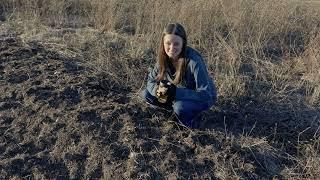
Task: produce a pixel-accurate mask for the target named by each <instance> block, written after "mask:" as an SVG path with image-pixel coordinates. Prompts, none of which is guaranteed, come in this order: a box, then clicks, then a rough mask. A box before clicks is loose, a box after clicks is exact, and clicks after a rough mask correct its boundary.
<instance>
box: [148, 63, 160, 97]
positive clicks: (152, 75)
mask: <svg viewBox="0 0 320 180" xmlns="http://www.w3.org/2000/svg"><path fill="white" fill-rule="evenodd" d="M158 73H159V64H158V63H156V65H155V66H154V68H153V69H152V68H150V70H149V74H148V80H147V90H148V91H149V93H150V94H151V95H152V96H156V91H157V88H158V85H157V83H158V82H157V80H156V77H157V75H158Z"/></svg>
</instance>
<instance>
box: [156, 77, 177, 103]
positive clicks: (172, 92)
mask: <svg viewBox="0 0 320 180" xmlns="http://www.w3.org/2000/svg"><path fill="white" fill-rule="evenodd" d="M156 95H157V98H158V101H159V102H160V103H172V101H173V100H174V99H175V96H176V86H175V85H174V84H172V83H171V82H169V81H167V80H162V81H160V83H159V87H158V89H157V91H156Z"/></svg>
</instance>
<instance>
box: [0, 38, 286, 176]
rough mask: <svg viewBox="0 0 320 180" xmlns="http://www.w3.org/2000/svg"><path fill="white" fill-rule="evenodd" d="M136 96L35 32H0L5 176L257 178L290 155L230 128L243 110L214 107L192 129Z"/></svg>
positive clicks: (0, 150) (275, 172)
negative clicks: (24, 36) (200, 126)
mask: <svg viewBox="0 0 320 180" xmlns="http://www.w3.org/2000/svg"><path fill="white" fill-rule="evenodd" d="M137 96H138V95H136V94H135V93H133V92H132V90H131V89H130V88H129V87H126V86H125V85H120V84H117V83H115V82H113V81H112V78H110V77H108V76H107V75H103V74H97V73H95V72H94V70H93V69H90V68H89V67H87V66H85V65H84V64H83V63H81V62H79V61H77V59H73V58H70V57H65V56H63V55H61V54H59V53H58V52H54V51H49V50H46V49H45V48H44V47H43V46H42V45H41V43H39V42H27V43H24V42H22V41H21V39H19V38H18V37H14V36H13V37H9V36H2V37H0V177H1V179H8V178H31V179H34V178H44V179H80V178H84V179H88V178H89V179H97V178H101V179H157V178H158V179H166V178H169V179H170V178H173V179H176V178H177V179H198V178H201V179H205V178H220V179H224V178H226V177H231V178H232V177H240V178H253V179H258V178H260V177H274V176H281V175H280V172H281V170H282V169H283V167H284V165H285V164H286V163H287V165H290V163H289V164H288V160H287V159H285V158H284V157H283V156H281V153H279V152H277V151H276V150H274V149H273V148H270V146H269V145H268V143H266V142H265V141H261V143H260V144H259V143H258V144H256V145H252V146H250V145H248V146H245V142H241V141H239V142H236V140H235V138H236V137H235V136H233V135H228V133H230V131H228V130H227V128H226V127H227V126H228V128H229V127H232V128H233V130H232V132H231V133H234V134H241V133H242V132H243V131H244V127H245V126H244V123H243V122H244V121H242V120H243V119H244V115H243V114H242V115H241V114H240V115H239V113H230V112H229V113H214V112H211V114H207V115H208V116H207V117H206V119H207V120H210V121H211V124H210V125H211V126H212V128H213V129H211V130H210V131H208V130H207V131H204V130H203V131H202V130H193V131H192V130H190V129H187V128H185V127H182V126H180V125H178V123H176V122H174V121H173V119H174V118H172V117H171V115H170V113H169V112H166V111H164V110H158V109H153V108H151V107H148V106H147V105H146V104H144V103H142V102H140V101H138V100H137V99H139V98H138V97H137ZM247 114H248V113H247ZM249 115H250V114H249ZM249 115H248V116H249ZM247 119H248V120H247V122H250V118H247ZM240 120H241V122H242V123H241V122H240ZM228 122H232V123H231V124H228ZM249 124H250V123H249ZM204 126H206V125H204ZM253 126H254V123H253V121H252V122H251V124H250V126H248V127H246V128H247V129H248V130H250V128H252V127H253ZM207 127H209V126H207ZM240 127H242V128H240ZM246 132H249V131H246ZM265 132H267V131H265ZM247 138H248V139H247V141H250V139H249V138H250V137H247ZM240 139H241V138H240ZM252 140H255V139H254V138H253V137H252ZM247 144H250V142H248V143H247ZM251 144H252V143H251ZM248 147H249V148H248Z"/></svg>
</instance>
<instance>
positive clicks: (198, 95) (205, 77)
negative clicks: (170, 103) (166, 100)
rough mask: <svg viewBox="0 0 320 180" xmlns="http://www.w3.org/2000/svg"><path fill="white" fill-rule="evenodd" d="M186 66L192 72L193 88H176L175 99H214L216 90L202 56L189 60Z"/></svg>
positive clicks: (200, 100) (201, 100) (199, 100)
mask: <svg viewBox="0 0 320 180" xmlns="http://www.w3.org/2000/svg"><path fill="white" fill-rule="evenodd" d="M188 68H190V71H191V73H192V74H193V77H194V82H195V89H194V90H193V89H188V88H177V90H176V100H193V101H198V102H209V101H210V99H212V100H213V101H215V99H216V97H215V96H216V90H215V87H214V84H213V81H212V79H211V78H210V77H209V73H208V70H207V67H206V65H205V63H204V61H203V59H202V57H201V56H196V57H194V60H191V61H190V62H189V64H188Z"/></svg>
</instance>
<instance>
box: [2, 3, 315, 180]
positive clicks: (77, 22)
mask: <svg viewBox="0 0 320 180" xmlns="http://www.w3.org/2000/svg"><path fill="white" fill-rule="evenodd" d="M1 17H5V18H6V20H7V25H8V24H10V27H13V31H15V32H17V33H18V34H20V36H21V37H22V38H23V39H24V40H25V41H41V42H44V45H45V46H46V47H47V48H49V49H50V48H52V49H55V50H58V51H60V52H61V53H62V54H65V55H66V56H71V57H74V58H78V59H81V60H82V61H86V62H88V64H90V65H91V66H92V67H94V68H95V69H97V71H98V72H104V73H107V74H109V75H111V77H113V78H114V80H115V82H117V83H119V84H120V83H125V84H127V85H129V86H130V87H132V89H133V91H134V92H139V91H140V90H141V87H143V85H144V82H145V81H144V80H145V79H144V78H145V74H146V73H147V70H148V67H151V66H152V65H153V63H154V60H155V52H156V51H157V46H158V39H159V35H160V32H161V31H162V28H163V27H164V25H165V24H167V23H168V22H180V23H182V24H183V25H184V26H185V27H186V30H187V32H188V34H189V44H190V45H191V46H193V47H195V48H197V49H199V50H200V51H201V52H202V53H203V55H204V56H205V58H206V60H207V64H208V67H209V71H210V73H212V75H213V77H214V79H215V81H216V85H217V88H218V93H219V104H218V106H226V107H231V106H232V107H234V106H236V108H238V109H241V108H244V107H243V104H248V103H249V101H251V100H254V101H259V102H261V103H265V104H263V105H262V107H265V106H267V105H270V104H273V105H278V104H279V105H280V104H281V106H286V107H287V110H288V109H289V110H288V111H290V108H292V109H291V110H292V111H296V110H297V108H300V106H296V105H297V102H298V103H299V104H304V105H305V106H303V107H308V108H310V109H316V108H317V107H318V106H319V104H320V85H319V82H320V71H319V68H320V62H319V61H320V50H319V46H320V44H319V42H320V34H319V26H320V3H319V2H318V1H303V0H287V1H285V0H280V1H279V0H268V1H264V0H237V1H235V0H213V1H207V0H190V1H188V2H187V3H186V1H173V0H163V1H156V0H140V1H135V0H91V1H90V0H70V1H66V0H53V1H44V0H28V1H25V0H2V1H1V2H0V19H1ZM264 105H265V106H264ZM299 112H303V110H301V111H299ZM295 117H302V116H299V115H296V116H295ZM316 118H317V117H316ZM317 120H318V121H319V119H318V118H317ZM274 121H276V120H274ZM316 129H317V128H316ZM279 136H280V135H279ZM250 138H251V137H249V135H248V136H245V137H241V138H240V139H239V144H241V148H245V149H248V148H249V149H250V147H252V146H255V144H256V143H262V144H265V143H266V144H268V143H270V142H268V141H266V139H265V138H263V137H262V138H258V139H250ZM295 141H297V139H295ZM318 146H319V135H318V134H317V133H315V134H314V139H312V140H310V141H309V142H306V143H302V144H300V143H297V146H296V149H299V152H298V153H297V154H295V156H294V157H292V159H294V161H295V162H296V163H297V164H296V166H292V167H287V168H286V169H285V170H283V172H282V174H283V175H284V177H286V178H290V179H300V178H307V179H309V178H310V179H313V178H316V177H319V176H320V169H319V165H320V159H319V158H320V157H319V147H318ZM243 164H244V165H245V163H243ZM263 166H264V165H263ZM224 173H225V172H222V171H221V172H217V175H219V176H221V177H222V178H227V177H228V175H230V174H224Z"/></svg>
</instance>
